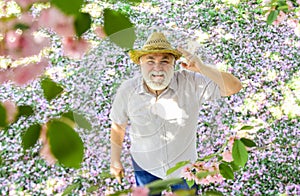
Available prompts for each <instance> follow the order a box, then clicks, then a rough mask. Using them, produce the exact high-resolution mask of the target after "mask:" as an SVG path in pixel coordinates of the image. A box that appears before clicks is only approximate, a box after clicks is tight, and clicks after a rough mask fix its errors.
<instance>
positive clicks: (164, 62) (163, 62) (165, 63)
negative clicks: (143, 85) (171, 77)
mask: <svg viewBox="0 0 300 196" xmlns="http://www.w3.org/2000/svg"><path fill="white" fill-rule="evenodd" d="M161 64H163V65H167V64H169V61H162V62H161Z"/></svg>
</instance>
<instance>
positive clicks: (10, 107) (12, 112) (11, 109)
mask: <svg viewBox="0 0 300 196" xmlns="http://www.w3.org/2000/svg"><path fill="white" fill-rule="evenodd" d="M2 106H3V107H4V108H5V110H6V122H7V123H8V124H11V123H12V122H14V121H15V118H16V115H17V114H18V107H17V106H16V104H15V103H14V102H12V101H9V100H6V101H4V102H2Z"/></svg>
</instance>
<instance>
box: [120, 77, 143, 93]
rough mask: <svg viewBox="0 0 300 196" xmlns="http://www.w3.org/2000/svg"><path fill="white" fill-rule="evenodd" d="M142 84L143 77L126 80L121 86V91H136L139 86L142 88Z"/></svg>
mask: <svg viewBox="0 0 300 196" xmlns="http://www.w3.org/2000/svg"><path fill="white" fill-rule="evenodd" d="M140 83H141V76H139V75H138V76H134V77H132V78H129V79H126V80H124V81H123V82H122V83H121V85H120V87H119V88H120V89H124V90H127V91H128V90H133V89H136V88H137V87H138V86H140Z"/></svg>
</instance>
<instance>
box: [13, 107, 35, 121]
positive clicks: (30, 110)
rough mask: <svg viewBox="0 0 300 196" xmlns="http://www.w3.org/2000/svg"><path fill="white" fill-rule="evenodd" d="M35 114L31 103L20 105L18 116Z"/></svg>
mask: <svg viewBox="0 0 300 196" xmlns="http://www.w3.org/2000/svg"><path fill="white" fill-rule="evenodd" d="M32 114H33V108H32V107H31V106H29V105H21V106H18V117H17V119H18V118H20V117H21V116H25V117H28V116H30V115H32Z"/></svg>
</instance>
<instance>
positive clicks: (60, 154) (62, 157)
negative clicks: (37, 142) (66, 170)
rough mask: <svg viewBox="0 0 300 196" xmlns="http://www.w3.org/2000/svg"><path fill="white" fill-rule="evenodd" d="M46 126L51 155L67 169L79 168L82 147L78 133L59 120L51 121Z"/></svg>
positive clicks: (82, 151)
mask: <svg viewBox="0 0 300 196" xmlns="http://www.w3.org/2000/svg"><path fill="white" fill-rule="evenodd" d="M47 126H48V132H47V136H48V138H49V142H50V149H51V152H52V153H53V155H54V156H55V157H56V158H57V160H58V161H59V162H60V163H62V164H63V165H65V166H67V167H73V168H80V165H81V162H82V159H83V155H84V154H83V153H84V147H83V142H82V140H81V138H80V136H79V135H78V133H77V132H75V130H74V129H73V128H72V127H70V126H69V125H67V124H65V123H64V122H62V121H60V120H51V121H50V122H49V123H48V124H47Z"/></svg>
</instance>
